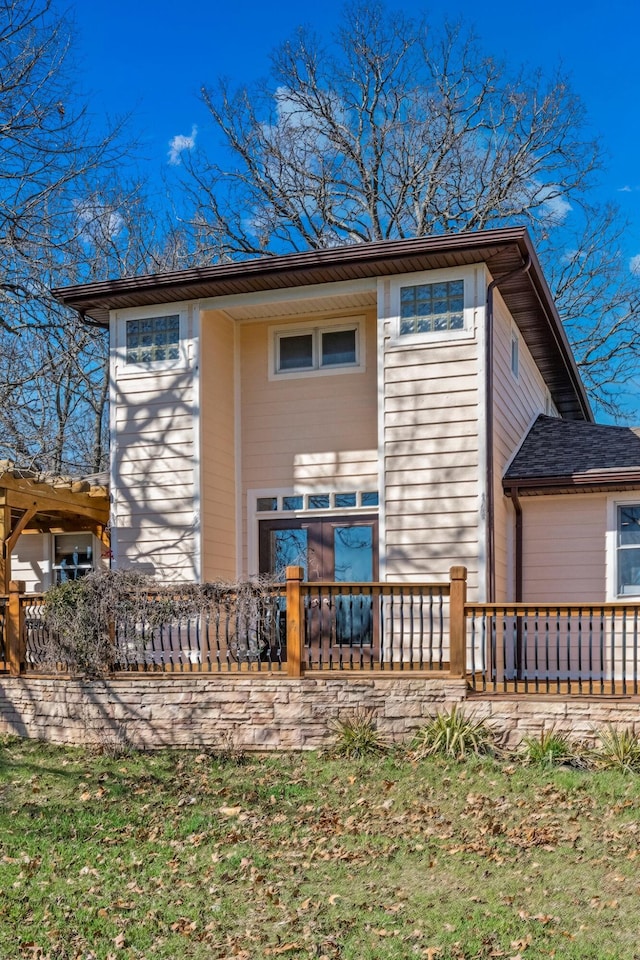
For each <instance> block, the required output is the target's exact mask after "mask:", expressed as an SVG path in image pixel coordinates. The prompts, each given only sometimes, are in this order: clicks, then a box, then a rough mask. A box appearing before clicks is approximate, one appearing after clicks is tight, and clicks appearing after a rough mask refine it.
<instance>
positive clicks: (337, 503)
mask: <svg viewBox="0 0 640 960" xmlns="http://www.w3.org/2000/svg"><path fill="white" fill-rule="evenodd" d="M378 500H379V497H378V493H377V491H374V490H362V491H357V492H356V491H355V490H354V491H353V493H307V494H285V495H284V496H277V497H258V499H257V503H256V510H257V512H258V513H279V512H281V511H283V512H285V513H286V512H288V511H296V512H299V511H303V510H304V511H307V510H345V509H349V508H351V507H354V508H358V507H359V508H362V507H377V506H378Z"/></svg>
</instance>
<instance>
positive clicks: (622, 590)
mask: <svg viewBox="0 0 640 960" xmlns="http://www.w3.org/2000/svg"><path fill="white" fill-rule="evenodd" d="M617 521H618V522H617V531H616V538H617V549H616V555H617V571H618V573H617V580H618V582H617V594H618V596H619V597H621V596H626V597H629V596H640V504H637V503H628V504H619V505H618V510H617Z"/></svg>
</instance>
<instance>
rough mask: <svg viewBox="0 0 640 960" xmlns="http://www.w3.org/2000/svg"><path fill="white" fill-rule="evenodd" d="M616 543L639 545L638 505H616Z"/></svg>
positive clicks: (639, 509)
mask: <svg viewBox="0 0 640 960" xmlns="http://www.w3.org/2000/svg"><path fill="white" fill-rule="evenodd" d="M618 543H619V544H620V546H627V545H629V544H638V545H640V505H635V504H634V505H632V506H628V507H618Z"/></svg>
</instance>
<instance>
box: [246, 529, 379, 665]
mask: <svg viewBox="0 0 640 960" xmlns="http://www.w3.org/2000/svg"><path fill="white" fill-rule="evenodd" d="M259 550H260V572H261V573H268V574H272V575H275V576H276V577H278V579H284V574H285V569H286V567H287V566H291V565H295V566H301V567H303V569H304V578H305V580H307V581H309V582H313V581H324V582H331V583H363V584H366V583H372V582H373V581H374V580H377V578H378V520H377V517H353V516H351V517H325V518H315V517H314V518H308V519H295V520H294V519H291V520H289V519H279V520H262V521H261V522H260V543H259ZM374 634H375V630H374V611H373V604H372V600H371V595H370V594H367V593H360V594H358V592H357V591H354V590H352V589H349V591H348V592H345V593H342V592H341V591H339V590H334V591H332V592H331V593H328V594H327V595H326V596H324V597H323V599H322V600H320V599H319V597H318V598H316V599H315V600H313V599H312V605H311V607H310V608H309V612H308V623H307V638H308V640H309V642H310V643H311V644H312V646H317V645H318V644H322V643H323V640H324V639H325V638H326V636H331V637H332V638H333V640H334V641H335V642H336V644H338V645H340V646H344V645H350V646H354V645H359V646H363V645H366V646H368V647H371V646H372V645H373V644H374Z"/></svg>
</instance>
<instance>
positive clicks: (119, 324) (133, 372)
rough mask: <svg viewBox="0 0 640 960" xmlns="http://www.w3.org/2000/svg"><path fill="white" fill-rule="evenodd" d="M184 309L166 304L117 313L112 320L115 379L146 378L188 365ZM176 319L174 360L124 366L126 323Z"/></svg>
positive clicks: (182, 304) (125, 361) (177, 305)
mask: <svg viewBox="0 0 640 960" xmlns="http://www.w3.org/2000/svg"><path fill="white" fill-rule="evenodd" d="M188 313H189V311H188V308H187V306H186V305H185V304H184V303H167V304H161V305H152V306H147V307H134V308H131V309H128V310H118V311H116V313H115V314H114V316H115V332H116V337H115V360H116V368H117V377H118V378H127V377H139V376H141V375H145V374H148V375H150V376H154V375H155V374H157V373H165V372H169V373H170V372H172V371H174V370H185V369H186V368H187V367H188V365H189V355H188V339H189V337H188V333H189V331H188ZM175 315H177V316H178V318H179V340H178V357H177V359H175V360H155V361H149V362H147V363H128V362H127V323H128V322H129V320H144V319H146V318H148V317H170V316H175Z"/></svg>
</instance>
